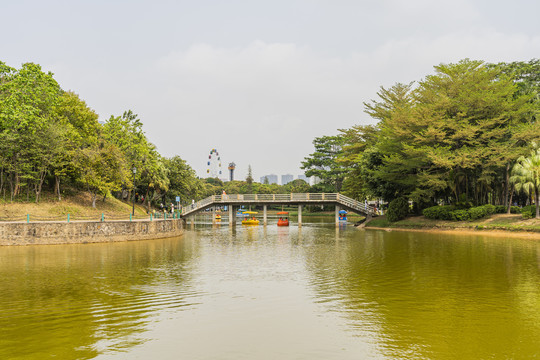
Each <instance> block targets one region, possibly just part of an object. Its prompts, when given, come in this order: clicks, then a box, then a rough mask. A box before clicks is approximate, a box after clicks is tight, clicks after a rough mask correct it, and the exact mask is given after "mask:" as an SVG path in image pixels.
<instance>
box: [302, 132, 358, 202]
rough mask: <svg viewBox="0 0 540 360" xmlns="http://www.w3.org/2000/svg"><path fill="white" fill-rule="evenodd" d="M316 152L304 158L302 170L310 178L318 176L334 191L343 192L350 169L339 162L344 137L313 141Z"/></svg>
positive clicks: (329, 137) (323, 137) (324, 137)
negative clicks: (344, 182) (342, 188)
mask: <svg viewBox="0 0 540 360" xmlns="http://www.w3.org/2000/svg"><path fill="white" fill-rule="evenodd" d="M313 145H314V146H315V152H313V153H312V154H310V155H309V156H307V157H305V158H304V161H302V166H301V167H300V168H301V169H303V170H305V174H306V176H308V177H311V176H316V177H318V178H319V179H321V182H322V183H324V184H326V185H329V186H331V187H332V188H333V189H334V191H336V192H339V191H341V187H342V185H343V180H344V179H345V176H346V173H347V171H348V169H347V168H346V167H345V166H344V165H343V164H341V163H340V162H338V157H339V156H340V155H341V154H342V151H343V145H344V139H343V137H342V136H339V135H334V136H321V137H317V138H315V140H313Z"/></svg>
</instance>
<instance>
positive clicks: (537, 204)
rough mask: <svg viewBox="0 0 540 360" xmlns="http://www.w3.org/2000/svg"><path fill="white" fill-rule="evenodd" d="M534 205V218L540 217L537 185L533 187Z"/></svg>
mask: <svg viewBox="0 0 540 360" xmlns="http://www.w3.org/2000/svg"><path fill="white" fill-rule="evenodd" d="M534 201H535V203H534V205H535V207H536V218H537V219H538V218H540V204H539V203H538V187H536V188H535V189H534Z"/></svg>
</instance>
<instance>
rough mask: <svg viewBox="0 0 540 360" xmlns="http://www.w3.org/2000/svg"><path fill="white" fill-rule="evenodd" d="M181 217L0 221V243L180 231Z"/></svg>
mask: <svg viewBox="0 0 540 360" xmlns="http://www.w3.org/2000/svg"><path fill="white" fill-rule="evenodd" d="M183 229H184V225H183V220H181V219H178V220H154V221H132V222H131V221H107V222H94V221H77V222H70V223H67V222H35V223H0V246H2V245H34V244H35V245H42V244H43V245H45V244H86V243H97V242H114V241H129V240H147V239H159V238H166V237H174V236H178V235H182V233H183Z"/></svg>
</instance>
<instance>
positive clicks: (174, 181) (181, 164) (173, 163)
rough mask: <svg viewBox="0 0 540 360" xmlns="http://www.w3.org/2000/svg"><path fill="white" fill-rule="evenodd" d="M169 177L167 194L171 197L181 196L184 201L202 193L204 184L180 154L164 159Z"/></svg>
mask: <svg viewBox="0 0 540 360" xmlns="http://www.w3.org/2000/svg"><path fill="white" fill-rule="evenodd" d="M164 165H165V168H166V169H167V176H168V178H169V190H168V191H167V196H168V197H169V198H171V199H174V198H176V196H180V199H181V201H183V202H184V203H186V202H188V201H191V199H196V198H198V197H199V196H200V195H201V192H202V185H201V181H200V180H199V179H198V178H197V176H196V174H195V170H193V169H192V168H191V166H189V165H188V164H187V162H186V161H185V160H183V159H182V158H180V156H174V157H172V158H169V159H164Z"/></svg>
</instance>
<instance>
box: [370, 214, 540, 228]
mask: <svg viewBox="0 0 540 360" xmlns="http://www.w3.org/2000/svg"><path fill="white" fill-rule="evenodd" d="M366 226H368V227H380V228H402V229H468V230H507V231H533V232H540V219H528V220H524V219H522V218H521V215H520V214H511V215H507V214H496V215H492V216H490V217H488V218H484V219H479V220H475V221H445V220H430V219H426V218H425V217H423V216H414V217H409V218H407V219H404V220H400V221H396V222H394V223H390V222H389V221H388V220H386V217H385V216H381V217H377V218H374V219H373V220H372V221H370V222H369V223H368V224H366Z"/></svg>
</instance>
